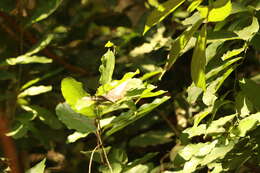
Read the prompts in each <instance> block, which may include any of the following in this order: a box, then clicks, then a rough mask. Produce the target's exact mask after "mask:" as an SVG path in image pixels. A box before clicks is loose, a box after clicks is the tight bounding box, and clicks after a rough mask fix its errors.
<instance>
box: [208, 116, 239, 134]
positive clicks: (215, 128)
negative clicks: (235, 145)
mask: <svg viewBox="0 0 260 173" xmlns="http://www.w3.org/2000/svg"><path fill="white" fill-rule="evenodd" d="M235 117H236V114H232V115H227V116H224V117H222V118H219V119H218V120H215V121H212V122H211V123H210V125H209V126H208V128H207V130H206V134H217V133H224V132H226V130H225V128H224V127H223V126H224V125H225V124H226V123H228V122H230V121H231V120H233V119H234V118H235Z"/></svg>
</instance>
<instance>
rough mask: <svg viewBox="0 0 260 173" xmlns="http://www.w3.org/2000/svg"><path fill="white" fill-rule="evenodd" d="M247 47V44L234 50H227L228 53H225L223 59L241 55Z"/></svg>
mask: <svg viewBox="0 0 260 173" xmlns="http://www.w3.org/2000/svg"><path fill="white" fill-rule="evenodd" d="M245 48H246V45H244V46H243V47H242V48H239V49H233V50H229V51H227V53H225V54H224V55H223V56H222V57H221V59H222V60H223V61H225V60H227V59H229V58H232V57H233V56H236V55H239V54H240V53H241V52H243V51H244V50H245Z"/></svg>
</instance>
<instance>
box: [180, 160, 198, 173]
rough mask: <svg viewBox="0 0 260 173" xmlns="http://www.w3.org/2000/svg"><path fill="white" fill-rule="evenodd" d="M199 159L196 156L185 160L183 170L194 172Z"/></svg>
mask: <svg viewBox="0 0 260 173" xmlns="http://www.w3.org/2000/svg"><path fill="white" fill-rule="evenodd" d="M200 162H201V159H200V158H197V157H193V158H191V159H190V160H189V161H188V162H185V164H184V167H183V172H194V171H195V170H196V168H197V166H198V165H199V164H200Z"/></svg>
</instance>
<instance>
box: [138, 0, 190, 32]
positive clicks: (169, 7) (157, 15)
mask: <svg viewBox="0 0 260 173" xmlns="http://www.w3.org/2000/svg"><path fill="white" fill-rule="evenodd" d="M184 1H185V0H168V1H166V2H164V3H162V4H161V6H162V7H163V8H164V10H163V11H159V10H158V9H154V10H153V11H152V12H151V13H150V15H149V16H148V18H147V21H146V24H145V28H144V32H143V34H145V33H146V32H147V31H148V30H149V29H150V28H151V27H152V26H154V25H156V24H157V23H159V22H160V21H162V20H163V19H164V18H165V17H166V16H168V15H169V14H170V13H171V12H173V11H174V10H175V9H176V8H178V7H179V6H180V5H181V4H182V3H183V2H184Z"/></svg>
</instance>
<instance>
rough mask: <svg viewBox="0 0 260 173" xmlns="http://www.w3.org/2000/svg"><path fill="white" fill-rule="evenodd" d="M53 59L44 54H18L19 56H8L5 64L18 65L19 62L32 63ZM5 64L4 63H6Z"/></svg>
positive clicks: (44, 62)
mask: <svg viewBox="0 0 260 173" xmlns="http://www.w3.org/2000/svg"><path fill="white" fill-rule="evenodd" d="M51 62H52V59H50V58H47V57H43V56H23V55H22V56H18V57H17V58H8V59H6V60H5V64H8V65H17V64H31V63H41V64H46V63H51ZM5 64H3V65H5Z"/></svg>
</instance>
